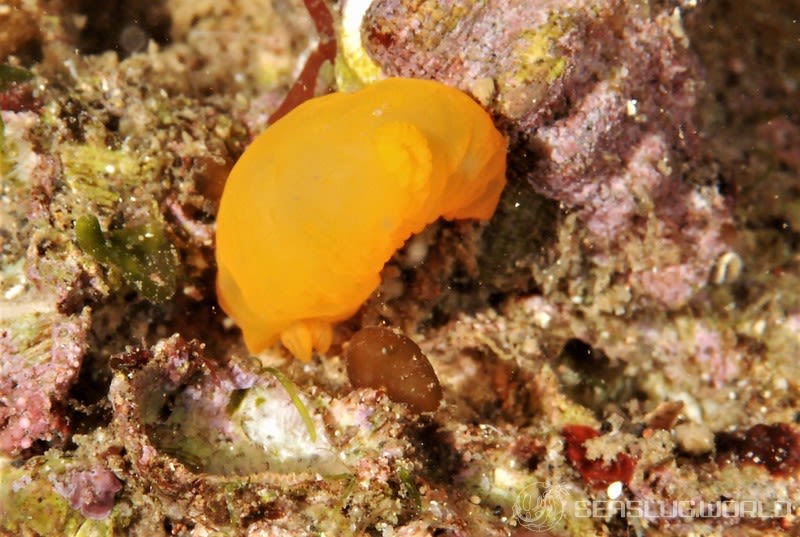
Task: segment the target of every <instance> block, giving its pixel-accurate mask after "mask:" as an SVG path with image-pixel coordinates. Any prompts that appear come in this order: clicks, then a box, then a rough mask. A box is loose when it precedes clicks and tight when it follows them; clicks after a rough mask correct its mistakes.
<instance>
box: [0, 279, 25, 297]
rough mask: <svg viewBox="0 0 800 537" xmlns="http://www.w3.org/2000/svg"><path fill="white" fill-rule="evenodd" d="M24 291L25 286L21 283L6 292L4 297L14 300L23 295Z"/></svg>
mask: <svg viewBox="0 0 800 537" xmlns="http://www.w3.org/2000/svg"><path fill="white" fill-rule="evenodd" d="M24 290H25V286H24V285H23V284H21V283H18V284H17V285H15V286H13V287H12V288H11V289H9V290H8V291H6V292H5V294H4V295H3V296H4V297H5V299H6V300H12V299H14V298H17V297H18V296H19V295H21V294H22V291H24Z"/></svg>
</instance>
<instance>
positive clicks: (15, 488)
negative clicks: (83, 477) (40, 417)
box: [0, 458, 84, 536]
mask: <svg viewBox="0 0 800 537" xmlns="http://www.w3.org/2000/svg"><path fill="white" fill-rule="evenodd" d="M61 471H63V468H62V464H60V463H59V462H58V461H55V460H51V459H44V458H40V460H37V461H34V463H31V462H29V463H28V464H27V465H26V466H25V467H24V468H13V467H10V465H9V466H8V467H6V468H0V472H1V475H0V533H4V532H8V533H9V534H13V533H18V534H21V535H31V534H33V535H40V536H50V535H52V536H56V535H58V536H64V535H67V536H69V535H75V534H76V533H77V532H78V530H79V529H80V527H81V524H82V523H83V522H84V518H83V517H82V516H81V515H80V513H78V512H77V511H74V510H73V509H71V508H70V506H69V503H68V502H67V500H66V499H65V498H64V497H63V496H61V495H60V494H58V493H57V492H56V491H55V489H54V488H53V485H52V483H51V482H50V479H49V476H50V475H51V474H53V473H59V472H61Z"/></svg>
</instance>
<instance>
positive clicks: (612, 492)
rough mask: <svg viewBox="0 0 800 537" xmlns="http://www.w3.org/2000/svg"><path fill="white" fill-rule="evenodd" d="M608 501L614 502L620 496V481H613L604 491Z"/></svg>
mask: <svg viewBox="0 0 800 537" xmlns="http://www.w3.org/2000/svg"><path fill="white" fill-rule="evenodd" d="M606 495H607V496H608V499H609V500H616V499H617V498H619V497H620V496H621V495H622V481H614V482H613V483H611V484H610V485H609V486H608V488H607V489H606Z"/></svg>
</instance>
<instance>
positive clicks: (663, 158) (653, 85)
mask: <svg viewBox="0 0 800 537" xmlns="http://www.w3.org/2000/svg"><path fill="white" fill-rule="evenodd" d="M680 7H681V6H680V4H679V3H678V2H661V3H659V4H657V5H654V4H647V3H641V2H623V1H619V0H571V1H567V2H553V1H551V0H534V1H530V0H524V1H523V0H499V1H497V2H467V1H464V0H430V1H426V2H416V1H414V2H412V1H410V0H376V1H375V2H374V3H373V4H372V6H371V8H370V10H369V11H368V13H367V15H366V18H365V21H364V26H363V35H364V36H365V38H366V43H365V46H366V48H367V50H368V52H369V53H370V55H371V56H372V57H373V58H374V59H375V61H376V62H377V63H378V64H379V65H380V66H381V68H382V69H383V71H384V73H385V74H387V75H401V76H413V77H418V78H435V79H438V80H441V81H443V82H445V83H448V84H451V85H454V86H457V87H459V88H461V89H463V90H465V91H467V92H471V93H472V94H473V95H475V96H476V97H477V98H478V99H479V100H481V101H482V102H483V103H484V104H485V105H486V106H487V107H489V108H490V109H491V111H492V112H493V113H494V114H495V115H496V117H497V119H498V123H499V124H500V125H502V126H503V127H504V128H505V130H506V132H507V133H508V135H509V136H510V138H511V141H512V144H511V152H510V162H509V165H510V169H511V170H512V174H516V175H518V176H521V177H524V178H526V179H527V181H528V182H529V183H530V184H531V185H532V186H533V188H534V189H535V190H536V191H537V192H539V193H540V194H543V195H544V196H546V197H549V198H551V199H554V200H557V201H558V202H560V204H561V207H562V208H563V209H565V210H567V211H570V212H576V213H577V214H578V215H579V216H580V218H581V220H582V222H583V223H584V226H585V228H586V231H587V236H586V237H585V239H583V241H582V242H583V244H584V246H583V247H584V248H585V253H586V255H587V256H588V257H589V258H590V259H591V260H592V261H593V262H594V264H595V265H597V266H606V267H607V268H608V265H609V263H613V266H612V267H610V269H611V270H612V272H614V273H616V275H615V277H614V278H615V280H617V281H620V280H621V281H624V282H625V284H626V285H627V286H628V287H629V288H630V289H631V290H632V291H633V293H632V294H633V295H634V296H636V295H638V296H643V297H649V298H650V299H654V300H655V301H656V302H657V303H661V304H663V305H665V306H667V307H679V306H681V305H683V304H685V303H686V301H687V300H688V299H689V298H690V297H691V296H692V295H693V293H694V292H695V291H696V290H697V289H699V288H700V287H702V286H704V285H705V283H706V281H707V279H708V275H709V271H710V270H711V268H712V266H713V264H714V261H715V259H716V258H717V257H718V256H719V255H720V254H721V253H723V252H724V251H725V250H726V249H727V247H728V246H727V244H728V242H729V241H730V239H731V237H730V235H731V233H730V230H731V229H732V220H731V215H730V207H729V205H728V202H727V199H726V198H725V195H724V191H723V189H721V188H719V186H718V184H717V183H718V182H719V178H718V177H717V172H716V171H715V170H714V163H713V162H709V159H708V158H707V154H706V153H705V152H704V150H703V147H704V144H703V138H702V134H701V133H699V132H698V130H697V128H696V126H695V123H694V118H693V115H694V113H695V111H696V110H695V109H696V103H697V96H698V93H699V90H700V88H701V87H702V83H701V82H700V79H699V78H698V62H697V60H696V58H695V56H694V54H693V53H692V52H691V50H690V49H689V46H688V45H689V44H688V39H687V37H686V35H685V34H684V32H683V26H682V21H681V16H682V13H681V9H680ZM609 260H611V261H609Z"/></svg>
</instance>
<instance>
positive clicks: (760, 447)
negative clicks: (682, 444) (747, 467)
mask: <svg viewBox="0 0 800 537" xmlns="http://www.w3.org/2000/svg"><path fill="white" fill-rule="evenodd" d="M716 445H717V462H718V463H719V464H723V465H726V464H736V463H743V464H753V465H757V466H763V467H764V468H765V469H766V470H767V471H768V472H769V473H770V474H772V475H774V476H779V477H789V476H792V475H794V474H796V473H797V471H798V469H800V436H798V434H797V433H796V432H795V431H794V429H793V428H792V427H791V426H790V425H789V424H787V423H774V424H772V425H766V424H763V423H759V424H758V425H754V426H752V427H750V428H749V429H747V430H746V431H736V432H733V433H719V434H718V435H717V438H716Z"/></svg>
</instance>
